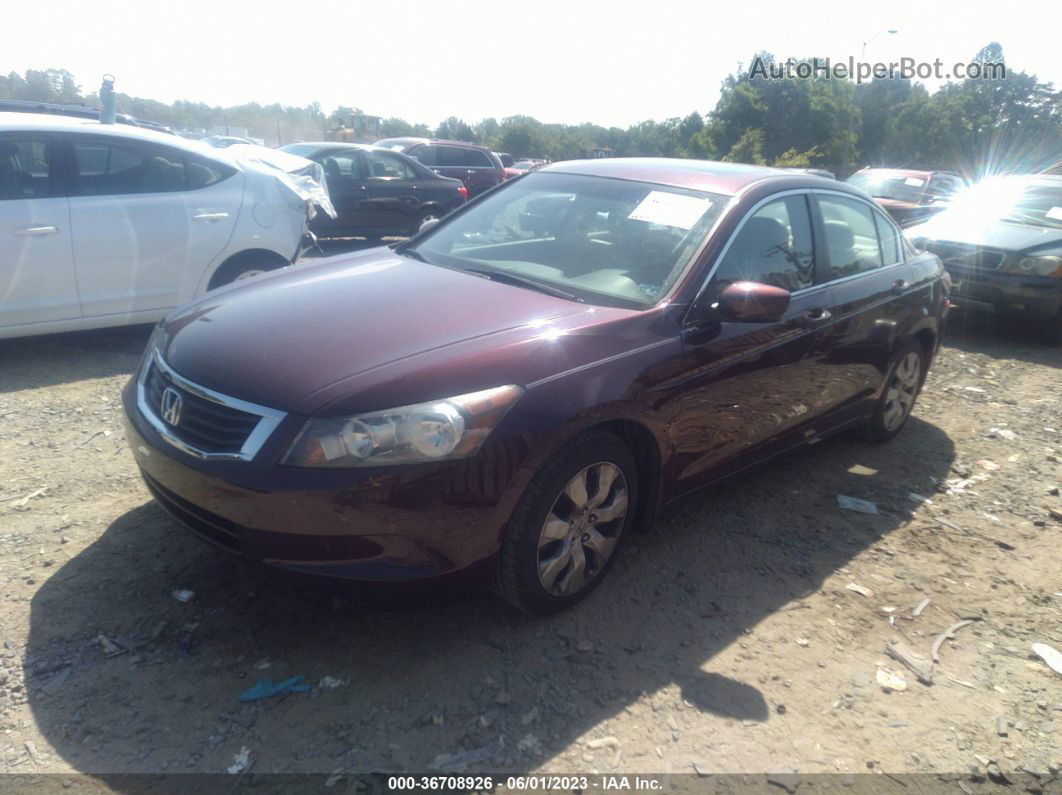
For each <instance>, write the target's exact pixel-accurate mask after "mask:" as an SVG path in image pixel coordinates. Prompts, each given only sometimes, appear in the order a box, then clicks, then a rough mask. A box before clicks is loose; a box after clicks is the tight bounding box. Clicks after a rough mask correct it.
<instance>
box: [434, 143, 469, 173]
mask: <svg viewBox="0 0 1062 795" xmlns="http://www.w3.org/2000/svg"><path fill="white" fill-rule="evenodd" d="M435 150H436V157H437V158H438V163H437V165H440V166H449V167H457V168H466V167H467V166H468V162H467V161H466V160H465V150H464V149H461V148H460V147H457V146H437V147H435Z"/></svg>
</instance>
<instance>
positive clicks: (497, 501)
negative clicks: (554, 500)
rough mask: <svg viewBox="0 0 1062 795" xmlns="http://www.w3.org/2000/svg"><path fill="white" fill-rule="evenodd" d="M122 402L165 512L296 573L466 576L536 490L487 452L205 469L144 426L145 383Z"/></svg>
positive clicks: (133, 443) (234, 549) (214, 540)
mask: <svg viewBox="0 0 1062 795" xmlns="http://www.w3.org/2000/svg"><path fill="white" fill-rule="evenodd" d="M122 400H123V404H124V408H125V412H124V424H125V432H126V436H127V438H128V441H129V445H130V448H131V449H132V451H133V456H134V458H135V459H136V462H137V465H138V466H139V468H140V471H141V474H142V476H143V478H144V482H145V484H146V485H147V487H148V490H149V491H150V492H151V494H152V496H153V497H155V499H156V500H157V501H158V503H159V505H161V506H162V507H163V508H164V509H165V510H166V511H167V512H168V513H170V514H171V515H172V516H173V517H174V518H176V519H177V520H178V521H179V522H181V524H183V525H184V526H186V527H187V528H189V529H190V530H191V531H192V532H193V533H195V534H196V535H198V536H199V537H200V538H202V539H204V540H206V541H208V542H210V543H211V544H214V545H215V546H218V547H220V548H222V549H224V550H227V551H229V552H231V553H235V554H238V555H241V556H244V557H247V558H249V559H252V560H255V561H259V562H261V563H264V564H267V565H270V566H276V567H279V568H283V569H288V570H292V571H298V572H304V573H312V574H320V575H325V576H331V577H338V578H344V579H352V580H362V581H401V580H419V579H427V578H431V577H437V576H440V575H444V574H448V573H451V572H456V571H459V570H461V569H465V568H467V567H469V566H472V565H474V564H476V563H478V562H480V561H483V560H486V559H488V558H489V557H491V556H492V555H493V554H494V553H495V552H496V551H497V549H498V545H499V540H500V536H501V530H502V528H503V527H504V525H505V522H506V521H507V519H508V516H509V514H510V513H511V511H512V505H513V503H514V502H515V496H513V495H514V494H515V495H517V496H518V493H519V491H520V489H521V485H520V484H521V482H525V481H524V480H522V479H521V471H520V470H515V469H513V470H508V471H505V470H498V469H497V463H496V462H493V465H492V461H491V460H489V458H490V457H488V460H485V459H484V458H483V455H482V454H483V453H484V450H486V449H487V448H486V447H485V448H484V450H481V451H480V455H477V456H476V457H474V458H471V459H466V460H464V461H452V462H446V463H441V464H431V465H423V466H411V467H388V468H380V469H373V470H368V469H366V470H354V471H352V470H306V469H296V468H289V467H281V466H279V465H277V464H275V463H273V462H272V461H271V460H270V461H264V462H259V461H257V460H255V461H204V460H201V459H197V458H195V457H193V456H190V455H188V454H186V453H184V452H182V451H181V450H179V449H177V448H175V447H173V446H172V445H170V444H169V443H167V442H166V441H165V440H163V439H162V437H160V436H159V434H158V433H157V431H156V430H155V429H154V428H153V427H152V426H151V425H150V424H149V423H148V422H147V421H146V420H145V419H144V418H143V417H142V416H141V415H140V413H139V411H138V409H137V405H136V390H135V382H130V384H129V385H128V386H127V387H126V389H125V390H124V391H123V393H122ZM487 447H489V444H488V446H487ZM267 452H268V448H267V449H266V451H264V453H267ZM260 457H262V456H260ZM265 457H266V458H267V459H268V458H269V456H268V455H266V456H265ZM486 469H490V477H484V476H483V475H484V470H486Z"/></svg>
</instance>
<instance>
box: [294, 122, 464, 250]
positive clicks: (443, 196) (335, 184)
mask: <svg viewBox="0 0 1062 795" xmlns="http://www.w3.org/2000/svg"><path fill="white" fill-rule="evenodd" d="M280 151H282V152H289V153H291V154H295V155H299V156H301V157H305V158H308V159H310V160H313V161H314V162H316V163H320V164H321V166H323V167H324V173H325V178H326V179H327V181H328V192H329V194H330V196H331V198H332V204H333V205H334V206H335V208H336V217H335V218H329V217H328V216H326V215H318V216H317V217H315V218H314V220H313V221H312V222H311V223H310V228H311V229H312V230H313V231H314V233H315V234H317V235H319V236H321V237H351V236H357V237H370V238H371V237H383V236H385V235H412V234H416V233H417V232H418V231H420V229H421V228H422V227H424V226H425V225H426V224H429V223H432V222H434V221H437V220H439V219H440V218H442V217H443V216H444V215H446V214H447V213H448V212H450V211H451V210H454V209H456V208H457V207H460V206H461V205H462V204H464V203H465V199H466V198H467V197H468V189H467V188H466V187H465V185H464V183H463V182H461V180H458V179H450V178H448V177H443V176H440V175H439V174H437V173H435V172H434V171H432V170H431V169H430V168H428V167H427V166H425V165H423V164H421V163H420V162H419V161H417V160H414V159H413V158H412V157H408V156H406V155H403V154H401V153H400V152H395V151H392V150H389V149H383V148H381V147H378V146H368V145H365V144H344V143H336V142H334V141H333V142H321V143H300V144H289V145H288V146H283V147H281V149H280Z"/></svg>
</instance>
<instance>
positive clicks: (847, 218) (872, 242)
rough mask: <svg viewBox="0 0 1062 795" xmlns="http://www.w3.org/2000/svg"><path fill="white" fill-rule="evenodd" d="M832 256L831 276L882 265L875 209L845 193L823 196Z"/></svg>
mask: <svg viewBox="0 0 1062 795" xmlns="http://www.w3.org/2000/svg"><path fill="white" fill-rule="evenodd" d="M819 207H821V208H822V220H823V224H824V225H825V229H826V250H827V253H828V254H829V257H830V271H829V278H830V279H831V280H833V279H841V278H843V277H845V276H852V275H854V274H857V273H864V272H866V271H870V270H873V269H874V268H880V267H881V264H882V259H881V248H880V246H879V245H878V229H877V224H876V223H875V221H874V211H873V210H872V209H871V208H870V207H868V206H867V205H865V204H864V203H863V202H861V201H857V200H855V199H849V198H847V197H843V196H825V195H820V196H819Z"/></svg>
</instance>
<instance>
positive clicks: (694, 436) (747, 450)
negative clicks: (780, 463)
mask: <svg viewBox="0 0 1062 795" xmlns="http://www.w3.org/2000/svg"><path fill="white" fill-rule="evenodd" d="M814 262H815V252H814V247H813V236H812V225H811V220H810V212H809V206H808V197H807V195H806V194H805V193H802V192H794V193H789V194H786V195H783V196H779V197H771V198H768V199H766V200H764V201H763V202H761V203H760V204H759V205H757V206H756V207H754V208H753V209H752V210H751V211H750V213H749V215H748V216H747V217H746V218H745V220H744V221H743V222H742V224H741V226H739V227H738V229H737V230H736V232H735V234H734V236H733V238H732V239H731V241H730V242H729V244H728V246H727V248H726V249H725V250H724V252H723V255H722V258H721V259H720V261H719V264H718V266H717V267H716V269H715V271H714V273H713V274H712V276H711V279H710V280H709V281H708V283H707V285H706V287H705V289H704V290H703V291H702V293H701V295H700V296H699V297H698V299H697V301H696V303H695V305H694V308H693V310H691V313H690V315H691V317H698V318H699V320H698V321H696V322H694V323H688V324H687V325H686V327H685V328H684V331H683V338H684V350H685V352H684V360H685V363H684V365H683V367H682V370H683V371H684V373H683V375H682V376H681V377H680V379H679V381H680V385H678V386H676V387H675V389H674V396H673V397H672V399H671V400H670V401H669V402H670V407H669V410H668V414H669V415H670V416H672V418H673V419H672V421H671V428H672V434H673V443H674V445H675V451H676V455H675V458H674V461H675V466H676V467H677V471H676V472H675V478H676V481H678V482H679V488H680V490H681V491H686V490H688V489H692V488H696V487H698V486H701V485H704V484H705V483H707V482H709V481H711V480H714V479H716V478H718V477H720V476H722V475H724V474H726V473H728V472H730V471H733V470H735V469H739V468H741V467H742V466H745V465H747V464H748V463H750V462H751V461H752V460H756V459H758V458H761V457H763V456H765V455H770V454H771V452H772V451H778V450H782V449H785V448H787V447H790V446H793V445H795V444H797V443H799V442H800V441H802V440H803V439H804V438H806V437H807V436H814V435H815V430H814V428H815V420H816V417H817V416H818V413H819V411H820V410H821V396H822V379H823V364H822V361H821V351H820V350H819V346H818V339H819V335H820V333H821V330H822V329H823V328H824V327H826V326H827V325H828V324H829V322H830V316H829V313H828V311H826V307H827V306H828V305H829V303H830V301H831V298H830V290H829V288H828V287H825V286H821V285H819V286H816V285H815V284H814V277H815V267H814ZM738 281H753V282H761V283H764V284H771V285H775V286H778V287H783V288H785V289H787V290H789V291H791V293H792V298H791V302H790V306H789V310H788V312H787V313H786V315H785V317H784V318H782V319H781V320H779V321H777V322H774V323H738V322H734V321H729V320H727V319H725V318H724V317H721V316H719V315H718V314H716V313H714V312H713V311H712V310H711V307H712V305H713V304H714V303H715V302H716V301H717V300H718V297H719V294H720V293H721V292H722V291H723V289H724V288H725V287H726V286H727V285H729V284H731V283H733V282H738Z"/></svg>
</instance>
